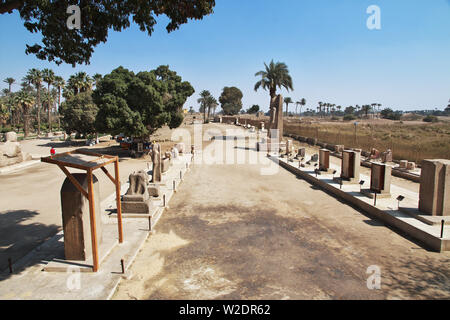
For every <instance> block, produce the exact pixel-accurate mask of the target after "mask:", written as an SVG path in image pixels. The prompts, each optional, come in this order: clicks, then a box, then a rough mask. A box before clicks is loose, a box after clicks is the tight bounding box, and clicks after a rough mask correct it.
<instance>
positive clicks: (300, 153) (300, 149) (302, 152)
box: [295, 148, 306, 159]
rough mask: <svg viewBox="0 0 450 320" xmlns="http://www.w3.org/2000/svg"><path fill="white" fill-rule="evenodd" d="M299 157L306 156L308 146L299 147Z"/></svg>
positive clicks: (297, 156)
mask: <svg viewBox="0 0 450 320" xmlns="http://www.w3.org/2000/svg"><path fill="white" fill-rule="evenodd" d="M295 157H296V158H297V159H301V158H304V157H306V148H299V149H298V152H297V155H296V156H295Z"/></svg>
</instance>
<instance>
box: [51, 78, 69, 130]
mask: <svg viewBox="0 0 450 320" xmlns="http://www.w3.org/2000/svg"><path fill="white" fill-rule="evenodd" d="M65 85H66V82H65V81H64V79H63V78H62V77H60V76H56V77H55V83H54V86H55V87H56V88H57V90H58V110H57V113H58V130H60V128H61V120H60V114H59V109H60V108H61V90H63V89H64V86H65Z"/></svg>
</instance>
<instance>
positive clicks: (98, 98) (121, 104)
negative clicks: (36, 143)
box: [0, 66, 194, 137]
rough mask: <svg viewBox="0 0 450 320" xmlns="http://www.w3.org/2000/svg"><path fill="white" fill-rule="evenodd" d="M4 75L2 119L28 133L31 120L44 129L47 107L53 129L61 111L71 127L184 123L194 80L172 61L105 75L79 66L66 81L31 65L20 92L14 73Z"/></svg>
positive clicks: (118, 128)
mask: <svg viewBox="0 0 450 320" xmlns="http://www.w3.org/2000/svg"><path fill="white" fill-rule="evenodd" d="M4 81H5V82H6V83H7V84H8V87H9V88H8V89H5V90H3V92H2V95H1V96H0V121H1V124H2V125H3V126H8V125H9V126H12V127H16V128H19V127H20V126H23V128H24V135H25V137H27V136H28V135H29V133H30V122H31V127H33V128H34V129H35V131H37V134H38V135H39V134H40V133H41V113H42V111H43V109H45V111H47V125H48V127H47V128H48V130H49V132H51V130H52V118H53V117H54V116H57V118H58V127H60V126H61V127H62V128H63V129H64V130H65V131H66V132H67V133H73V132H76V133H78V134H79V135H84V136H86V135H89V134H94V133H99V132H101V133H109V134H113V135H115V134H119V133H124V134H126V135H128V136H132V137H146V136H149V135H151V134H152V133H153V132H154V131H155V130H157V129H158V128H160V127H161V126H163V125H166V124H167V125H169V126H170V127H171V128H175V127H178V126H179V125H181V123H182V122H183V119H184V115H183V111H182V108H183V105H184V103H185V102H186V100H187V98H188V97H189V96H191V95H192V94H193V93H194V88H193V87H192V86H191V84H190V83H189V82H187V81H182V79H181V77H180V76H178V75H177V74H176V72H174V71H172V70H170V69H169V67H168V66H160V67H158V68H157V69H155V70H152V71H149V72H139V73H138V74H135V73H133V72H131V71H129V70H127V69H125V68H123V67H119V68H117V69H115V70H113V71H112V72H111V73H110V74H107V75H105V76H104V77H103V76H102V75H100V74H95V75H94V76H93V77H90V76H89V75H88V74H86V73H85V72H78V73H76V74H74V75H72V76H70V77H69V79H68V80H67V81H64V79H63V78H62V77H58V76H56V75H55V74H54V72H53V71H51V70H49V69H44V70H42V71H41V70H38V69H31V70H30V71H29V72H28V73H27V75H26V76H25V77H24V79H23V82H22V83H21V89H20V90H19V91H17V92H13V91H12V86H13V85H14V83H15V79H12V78H7V79H5V80H4ZM94 87H95V89H94ZM61 95H62V96H63V97H64V98H65V101H64V102H61ZM19 124H21V125H19ZM9 129H10V128H6V130H9Z"/></svg>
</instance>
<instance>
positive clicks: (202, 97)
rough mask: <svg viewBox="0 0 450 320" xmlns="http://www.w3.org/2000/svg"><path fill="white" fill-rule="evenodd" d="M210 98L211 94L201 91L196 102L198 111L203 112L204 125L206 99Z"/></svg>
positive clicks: (204, 120) (204, 121)
mask: <svg viewBox="0 0 450 320" xmlns="http://www.w3.org/2000/svg"><path fill="white" fill-rule="evenodd" d="M209 97H211V92H209V91H208V90H203V91H202V92H200V98H198V99H197V102H198V103H200V111H201V110H203V123H206V108H207V107H208V98H209Z"/></svg>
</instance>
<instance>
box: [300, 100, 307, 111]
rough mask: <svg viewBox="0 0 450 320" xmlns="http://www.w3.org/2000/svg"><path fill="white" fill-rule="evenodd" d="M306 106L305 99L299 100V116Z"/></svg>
mask: <svg viewBox="0 0 450 320" xmlns="http://www.w3.org/2000/svg"><path fill="white" fill-rule="evenodd" d="M305 105H306V99H305V98H302V100H300V114H302V108H303V107H304V106H305Z"/></svg>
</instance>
